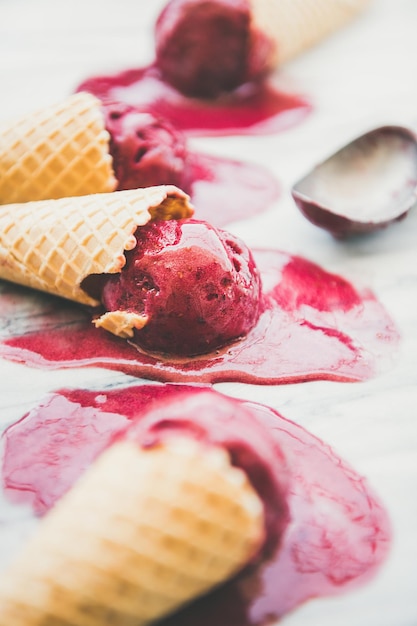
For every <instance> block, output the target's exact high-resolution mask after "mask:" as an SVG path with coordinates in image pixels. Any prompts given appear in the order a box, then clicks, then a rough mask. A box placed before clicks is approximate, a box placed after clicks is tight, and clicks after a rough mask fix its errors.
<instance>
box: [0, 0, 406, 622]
mask: <svg viewBox="0 0 417 626" xmlns="http://www.w3.org/2000/svg"><path fill="white" fill-rule="evenodd" d="M329 1H330V0H329ZM162 4H163V2H161V0H154V1H153V2H150V1H149V0H146V1H145V0H135V1H134V0H118V1H117V2H116V1H115V0H113V1H112V0H71V2H67V3H64V2H56V1H55V2H54V1H53V0H0V90H1V91H0V93H1V99H0V118H1V119H6V118H7V117H11V116H12V115H14V114H16V113H23V112H26V111H28V112H29V111H30V110H32V109H34V108H37V107H38V106H42V105H44V104H48V103H50V102H54V101H56V100H58V99H60V98H61V97H64V96H65V95H67V94H68V93H69V92H71V91H72V90H73V88H74V87H75V86H76V84H77V83H79V82H80V81H81V80H82V79H83V78H85V77H87V76H89V75H91V74H94V73H100V72H103V73H107V72H111V71H116V70H118V69H125V68H127V67H133V66H139V65H143V64H145V63H146V62H147V61H150V60H151V59H152V56H153V39H152V25H153V22H154V18H155V16H156V15H157V13H158V11H159V9H160V7H161V6H162ZM416 27H417V2H416V0H396V1H395V2H394V0H374V3H373V5H372V7H371V8H370V10H369V11H368V12H367V13H366V15H364V16H362V17H361V19H359V20H358V21H356V22H355V23H354V24H352V25H351V26H350V27H349V28H347V29H345V30H344V31H343V32H339V33H338V34H337V35H335V36H333V37H332V38H330V39H328V40H327V41H326V42H324V43H322V44H321V45H320V46H318V47H317V48H315V49H314V50H312V51H310V52H309V53H308V54H305V55H304V56H302V57H300V58H298V59H297V60H296V61H294V62H292V63H291V64H288V65H287V66H286V67H285V68H284V69H282V70H281V71H280V72H279V73H278V74H277V81H278V82H279V83H280V84H282V86H284V87H287V88H289V89H292V90H294V91H297V92H301V93H305V94H306V95H307V96H308V97H310V98H311V99H312V101H313V102H314V105H315V111H314V113H313V114H312V115H311V116H310V117H309V118H308V119H307V120H306V121H305V122H304V123H303V124H301V125H299V126H298V127H297V128H294V129H292V130H289V131H287V132H285V133H282V134H279V135H273V136H269V137H246V138H245V137H228V138H222V139H198V140H197V139H195V140H193V143H194V145H195V146H196V147H199V148H201V149H204V150H206V151H211V152H213V153H217V154H224V155H227V156H230V157H236V158H242V155H245V154H248V155H250V159H251V160H252V161H257V162H259V163H261V164H265V165H267V166H268V167H270V168H271V169H273V171H274V172H275V173H276V175H277V176H278V178H279V179H280V181H281V183H282V185H283V191H284V192H283V195H282V197H281V198H280V200H279V201H278V202H277V203H276V204H275V205H274V206H273V207H271V209H270V210H269V211H268V212H267V213H265V214H263V215H260V216H259V217H258V218H256V219H253V220H251V221H250V222H240V223H236V224H234V225H232V226H231V227H230V230H233V231H234V232H236V233H237V234H238V235H240V236H242V237H243V238H244V239H245V240H246V241H247V243H249V244H250V245H256V246H275V247H278V248H280V249H284V250H288V251H290V252H294V253H297V254H302V255H303V256H306V257H307V258H309V259H311V260H313V261H316V262H318V263H320V264H321V265H322V266H324V267H325V268H326V269H329V270H331V271H336V272H339V273H342V274H343V275H345V276H346V277H348V278H350V279H352V280H353V281H355V280H359V279H360V281H361V282H365V283H366V284H368V285H369V286H370V287H372V288H373V289H374V291H375V292H376V294H377V296H378V297H379V299H380V300H381V301H382V302H383V303H384V304H385V306H386V308H387V309H388V311H389V312H390V314H391V315H392V317H393V318H394V320H395V321H396V324H397V326H398V328H399V329H400V332H401V335H402V341H401V345H400V350H399V352H398V354H397V355H396V357H395V361H394V363H393V365H392V367H391V368H390V369H389V371H387V372H386V373H385V374H384V375H381V376H379V377H378V378H375V379H372V380H370V381H367V382H364V383H360V384H339V383H327V382H317V383H309V384H304V385H289V386H282V387H260V386H248V385H240V384H222V385H218V386H217V387H218V388H219V389H220V390H221V391H223V392H226V393H230V394H232V395H236V396H239V397H245V398H249V399H254V400H256V401H260V402H263V403H265V404H269V405H271V406H273V407H275V408H277V409H278V410H279V411H281V412H282V413H283V414H284V415H285V416H286V417H288V418H290V419H292V420H294V421H296V422H299V423H301V424H302V425H303V426H305V427H307V428H308V429H309V430H310V431H312V432H313V433H315V434H317V435H318V436H320V437H321V438H323V439H325V440H326V441H327V442H328V443H330V444H331V445H332V446H333V447H334V448H335V450H337V451H338V452H339V453H340V454H341V455H342V456H343V457H344V458H346V460H348V461H349V462H350V463H351V464H352V465H353V466H354V467H355V468H356V469H357V470H358V471H359V472H360V473H362V474H364V475H366V476H367V477H368V479H369V481H370V483H371V485H372V486H373V487H374V488H375V490H376V491H377V492H378V494H379V495H380V497H381V498H382V500H383V501H384V503H385V505H386V507H387V508H388V510H389V512H390V515H391V518H392V523H393V529H394V543H393V549H392V552H391V555H390V557H389V559H388V561H387V563H386V564H385V566H384V567H383V568H382V569H381V571H380V573H379V574H378V575H377V576H376V578H375V579H373V580H372V581H371V582H370V583H369V584H368V585H366V586H364V587H362V588H361V589H359V590H357V591H354V592H349V594H347V595H342V596H339V597H337V598H332V599H326V598H325V599H321V600H313V601H310V602H309V603H307V604H306V605H304V606H303V607H301V608H299V609H298V610H296V611H295V612H294V613H293V614H292V615H290V616H287V617H286V618H285V620H284V623H285V624H286V626H301V625H307V624H308V626H319V625H320V626H334V624H336V623H337V625H338V626H416V624H417V593H416V591H417V589H416V580H417V564H416V563H417V538H416V537H417V535H416V528H417V498H416V493H417V409H416V405H417V323H416V317H417V315H416V312H415V306H416V302H417V251H416V243H415V242H416V240H417V209H416V210H415V212H414V213H413V212H411V213H410V215H409V216H408V217H407V219H406V220H405V221H403V222H401V223H398V224H396V225H394V226H392V227H391V228H390V229H388V230H386V231H384V232H381V233H378V234H375V235H372V236H370V237H367V238H364V239H360V240H355V241H352V242H349V243H340V242H337V241H335V240H333V239H332V238H331V237H330V236H329V235H328V234H327V233H325V232H323V231H321V230H319V229H317V228H315V227H314V226H312V225H311V224H310V223H308V222H307V221H306V220H305V219H304V218H303V217H302V216H301V215H300V213H298V211H297V210H296V209H295V207H294V205H293V202H292V200H291V197H290V195H289V189H290V186H291V184H292V183H293V182H295V180H297V179H298V178H299V177H301V176H302V175H303V174H305V172H306V171H307V170H308V169H309V168H310V167H311V166H313V165H314V164H315V163H317V161H319V160H321V159H322V158H323V157H325V156H327V155H328V154H330V153H331V152H332V151H333V150H334V149H336V148H338V147H339V146H341V145H343V144H344V143H345V142H346V141H347V140H350V139H351V138H352V137H353V136H355V135H356V134H358V133H359V132H361V131H362V130H366V129H369V128H372V127H374V126H377V125H378V124H380V123H384V122H395V123H410V124H412V123H413V122H414V123H416V124H417V37H416ZM120 378H122V376H121V375H118V374H115V373H111V372H108V371H105V370H99V369H91V370H74V371H69V372H68V371H57V372H45V371H40V370H32V369H29V368H26V367H24V366H20V365H17V364H13V363H9V362H5V361H3V362H0V420H1V422H0V423H1V424H4V425H5V424H7V423H9V422H10V421H12V420H14V419H16V418H18V417H20V416H21V415H22V414H23V413H24V412H25V411H26V410H28V409H29V408H30V407H31V406H32V405H33V404H34V403H36V402H37V401H38V400H39V399H40V398H42V396H43V395H44V394H45V393H46V392H47V391H48V390H52V389H56V388H59V387H61V386H64V385H65V386H68V385H71V386H88V385H90V384H94V385H98V386H99V385H105V384H106V383H108V382H110V381H114V380H116V379H120ZM5 506H6V505H5V504H4V503H3V504H1V503H0V516H1V514H2V513H3V512H4V510H5ZM17 526H18V525H16V527H14V526H13V525H12V526H10V525H9V526H6V527H5V526H0V559H1V558H3V557H2V555H3V554H6V552H7V549H8V547H10V546H13V545H14V544H15V543H16V542H18V539H19V536H18V535H17V530H16V529H17ZM2 550H3V551H2ZM2 564H3V562H2V561H1V560H0V567H1V566H2ZM10 626H12V625H10ZM221 626H227V625H226V624H225V625H221Z"/></svg>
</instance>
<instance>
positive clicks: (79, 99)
mask: <svg viewBox="0 0 417 626" xmlns="http://www.w3.org/2000/svg"><path fill="white" fill-rule="evenodd" d="M109 141H110V136H109V133H108V132H107V130H106V129H105V120H104V115H103V113H102V110H101V102H100V100H98V99H97V98H95V97H94V96H92V95H90V94H87V93H78V94H75V95H73V96H70V97H69V98H67V99H66V100H65V101H64V102H60V103H59V104H55V105H53V106H50V107H46V108H44V109H42V110H40V111H37V112H34V113H33V114H30V115H27V116H24V117H22V118H20V119H17V120H14V121H11V122H10V123H9V124H7V125H5V124H3V125H2V126H1V127H0V204H9V203H12V202H28V201H31V200H45V199H49V198H62V197H66V196H81V195H87V194H90V193H101V192H109V191H113V190H114V189H115V188H116V186H117V181H116V179H115V176H114V172H113V166H112V157H111V155H110V152H109Z"/></svg>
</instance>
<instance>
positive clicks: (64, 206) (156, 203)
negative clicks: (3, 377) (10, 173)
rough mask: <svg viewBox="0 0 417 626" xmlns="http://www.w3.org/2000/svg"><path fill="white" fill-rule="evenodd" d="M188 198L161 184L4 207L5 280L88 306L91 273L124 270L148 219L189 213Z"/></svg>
mask: <svg viewBox="0 0 417 626" xmlns="http://www.w3.org/2000/svg"><path fill="white" fill-rule="evenodd" d="M192 213H193V208H192V206H191V204H190V203H189V199H188V196H187V195H186V194H185V193H184V192H182V191H181V190H179V189H177V188H176V187H173V186H170V185H168V186H165V185H161V186H157V187H148V188H145V189H135V190H129V191H115V192H113V193H108V194H106V193H99V194H92V195H88V196H81V197H74V198H60V199H58V200H45V201H38V202H25V203H22V204H9V205H5V206H3V207H0V278H3V279H5V280H9V281H11V282H14V283H18V284H21V285H25V286H27V287H32V288H34V289H39V290H41V291H46V292H48V293H51V294H54V295H56V296H60V297H63V298H67V299H70V300H73V301H75V302H80V303H82V304H87V305H90V306H97V305H99V304H100V303H99V301H98V300H96V299H95V298H94V297H92V296H90V295H88V294H87V293H86V292H85V291H84V290H83V289H82V287H81V283H82V281H83V280H84V279H85V278H86V277H87V276H90V275H92V274H107V273H110V274H112V273H117V272H120V271H121V270H122V268H123V266H124V264H125V262H126V259H125V256H124V252H125V251H126V250H131V249H132V248H134V247H135V245H136V239H135V235H134V233H135V231H136V229H137V228H138V227H140V226H142V225H144V224H146V223H147V222H148V221H149V220H151V219H154V218H157V219H181V218H187V217H190V216H191V215H192Z"/></svg>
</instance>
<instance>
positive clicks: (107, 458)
mask: <svg viewBox="0 0 417 626" xmlns="http://www.w3.org/2000/svg"><path fill="white" fill-rule="evenodd" d="M263 540H264V516H263V505H262V503H261V501H260V499H259V497H258V495H257V494H256V492H255V491H254V489H253V487H252V486H251V485H250V483H249V482H248V480H247V477H246V474H245V472H243V471H242V470H241V469H238V468H235V467H233V466H232V465H231V464H230V460H229V456H228V454H227V453H226V451H225V450H224V449H222V448H218V447H212V448H210V447H206V446H204V444H201V443H199V442H197V441H194V440H192V439H189V438H187V439H185V438H184V439H171V440H168V442H165V444H163V445H160V446H158V447H154V448H147V449H144V448H140V447H139V446H137V445H136V444H135V443H134V442H127V441H123V442H119V443H116V444H114V445H113V446H112V447H111V448H109V449H107V450H106V451H105V452H104V453H103V454H102V455H101V457H99V459H98V460H97V461H96V462H95V463H94V464H93V465H92V466H91V467H90V468H89V470H87V472H86V473H85V474H84V476H83V477H82V478H81V480H80V481H79V482H78V483H77V484H76V485H75V487H74V488H73V489H72V490H71V491H69V492H68V493H67V494H66V495H65V496H64V497H63V498H62V499H61V500H60V501H59V502H58V504H57V505H56V506H55V507H54V508H53V509H52V510H51V511H50V513H49V514H48V515H47V516H46V518H45V519H44V520H42V522H41V523H40V525H39V527H38V529H37V532H36V533H35V535H34V536H33V537H32V539H31V540H30V541H29V543H28V545H27V546H26V549H25V550H24V551H23V553H22V554H21V555H20V557H19V558H18V559H17V560H16V561H15V562H14V563H13V564H12V565H11V567H10V568H9V569H8V571H6V572H5V575H4V576H3V578H2V580H1V581H0V626H12V625H13V626H50V625H51V624H53V626H70V625H71V626H107V625H109V626H110V624H117V626H142V625H143V624H148V623H149V622H151V621H153V620H155V619H159V618H161V617H163V616H164V615H166V614H168V613H170V612H172V611H175V610H176V609H177V608H179V607H181V606H182V605H183V604H184V603H187V602H189V601H190V600H192V599H193V598H195V597H197V596H198V595H200V594H202V593H205V592H207V591H208V590H210V589H212V588H213V587H214V586H216V585H218V584H220V583H222V582H223V581H225V580H227V579H228V578H229V577H230V576H233V575H234V574H235V573H237V572H238V571H239V570H240V569H242V567H244V566H245V565H246V564H247V563H248V561H249V560H250V559H251V558H252V557H253V555H254V554H255V553H256V552H257V550H258V549H259V547H260V545H261V543H262V542H263Z"/></svg>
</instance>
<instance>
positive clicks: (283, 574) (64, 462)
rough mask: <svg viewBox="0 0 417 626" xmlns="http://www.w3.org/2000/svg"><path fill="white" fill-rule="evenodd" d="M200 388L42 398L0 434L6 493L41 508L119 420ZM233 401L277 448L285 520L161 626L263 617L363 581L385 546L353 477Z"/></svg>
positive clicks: (232, 625) (368, 497)
mask: <svg viewBox="0 0 417 626" xmlns="http://www.w3.org/2000/svg"><path fill="white" fill-rule="evenodd" d="M200 392H204V393H210V394H213V395H214V396H215V397H216V396H219V397H222V396H221V394H219V393H218V392H216V391H213V390H208V389H207V387H200V388H198V387H195V386H194V387H186V386H184V387H182V386H177V385H157V384H156V385H141V386H137V385H135V386H130V387H122V388H120V387H119V388H113V389H110V390H109V389H107V390H100V391H92V390H65V389H64V390H59V391H57V392H54V393H52V394H50V395H49V396H48V397H47V398H46V399H45V400H44V401H43V402H42V403H41V404H39V405H38V406H36V407H35V408H34V409H32V410H31V411H30V413H28V414H27V415H26V416H24V417H23V418H22V419H21V420H19V421H18V422H17V423H16V424H14V425H12V426H10V427H9V428H8V429H7V430H6V431H5V433H4V434H3V463H2V478H3V487H4V490H5V492H6V494H7V495H8V497H9V498H11V499H12V500H14V501H15V502H20V503H26V504H28V503H29V504H31V505H32V507H33V509H34V511H35V512H36V513H37V514H44V513H45V512H46V511H47V510H48V509H49V508H50V507H51V506H53V504H54V502H56V500H57V499H58V498H59V497H60V496H62V495H63V494H64V493H65V492H66V491H67V490H68V489H69V488H70V487H71V486H72V485H73V483H74V482H75V481H76V479H77V478H78V477H79V476H80V475H81V474H82V472H83V471H84V469H85V468H86V467H87V466H88V465H89V464H90V463H91V462H92V461H93V460H94V458H95V457H96V456H97V454H98V453H99V451H100V450H102V449H103V448H105V447H106V445H107V444H108V442H109V441H110V439H111V438H112V435H115V434H116V433H117V432H119V431H120V430H123V429H124V426H125V425H126V423H128V422H129V421H130V420H140V419H141V415H143V413H144V411H145V410H146V409H148V408H150V406H151V405H152V403H155V402H160V401H161V400H163V401H169V400H170V398H172V397H174V396H175V397H177V398H178V394H184V397H185V396H186V395H187V394H195V393H200ZM237 402H239V403H242V404H243V405H244V406H245V408H246V409H249V410H250V411H251V413H252V414H253V415H254V417H255V418H256V419H257V420H259V421H260V422H261V424H262V426H263V427H264V428H266V429H267V431H268V432H269V434H270V436H271V437H272V438H274V440H275V441H276V443H277V444H278V445H279V447H280V449H281V450H282V451H283V452H284V455H285V457H286V461H287V465H288V470H289V474H290V476H289V479H290V491H289V496H288V505H289V510H290V520H291V521H290V522H289V525H288V527H287V530H286V531H285V533H284V537H283V541H282V544H281V545H280V547H279V548H278V549H277V550H276V552H275V553H274V554H273V555H272V556H271V557H270V558H268V560H266V561H264V562H263V563H261V564H258V565H257V566H256V567H252V568H251V569H249V568H247V569H246V570H245V571H244V573H243V574H242V575H240V576H239V577H237V578H235V579H234V580H232V581H229V582H228V583H227V584H225V585H223V586H221V587H220V588H219V589H217V590H215V591H214V592H212V593H210V594H208V595H207V596H205V597H203V598H201V599H199V600H197V601H195V602H194V603H193V604H191V605H190V606H188V607H187V608H185V609H183V610H182V611H180V612H178V613H176V614H174V615H173V616H171V617H170V618H168V619H165V620H162V621H161V624H164V625H165V626H168V625H169V626H179V625H181V626H196V625H197V624H198V625H199V626H209V625H210V626H211V625H212V624H227V625H228V626H259V625H261V624H266V623H270V622H271V621H275V620H276V619H278V618H280V617H282V616H283V615H284V614H285V613H287V612H288V611H290V610H292V609H294V608H295V607H296V606H298V605H299V604H300V603H302V602H304V601H306V600H307V599H309V598H312V597H320V596H325V595H333V594H337V593H340V592H341V591H344V590H347V589H349V588H351V587H353V586H355V585H358V584H359V583H363V582H365V581H366V580H368V579H369V577H370V576H371V574H372V573H374V572H375V570H376V568H377V567H378V566H379V565H380V564H381V562H382V561H383V560H384V558H385V556H386V554H387V551H388V548H389V544H390V525H389V521H388V517H387V514H386V512H385V510H384V509H383V507H382V506H381V504H380V503H379V501H378V499H377V498H376V497H375V496H374V494H373V493H372V491H371V490H370V489H369V487H368V485H367V483H366V481H365V480H364V479H363V478H362V477H361V476H359V475H358V474H356V473H355V472H354V470H353V469H352V468H351V467H350V466H348V465H347V464H346V463H345V462H344V461H343V460H341V459H340V458H339V457H338V456H337V455H336V454H335V453H334V452H333V451H332V450H331V449H330V448H329V446H328V445H326V444H325V443H323V442H322V441H320V440H319V439H317V438H316V437H314V436H313V435H311V434H309V433H308V432H307V431H305V430H304V429H303V428H301V427H300V426H298V425H296V424H294V423H292V422H290V421H288V420H286V419H285V418H284V417H282V416H281V415H280V414H279V413H277V412H276V411H274V410H272V409H270V408H268V407H266V406H263V405H260V404H255V403H251V402H246V401H242V400H237ZM277 463H280V464H281V463H282V460H281V458H279V459H278V458H277Z"/></svg>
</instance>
